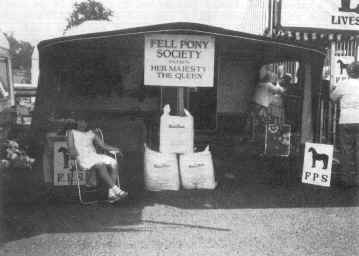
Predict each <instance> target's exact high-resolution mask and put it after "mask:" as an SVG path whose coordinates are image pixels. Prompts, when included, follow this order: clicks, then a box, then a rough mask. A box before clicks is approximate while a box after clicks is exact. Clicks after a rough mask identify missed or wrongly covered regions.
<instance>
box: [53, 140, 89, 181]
mask: <svg viewBox="0 0 359 256" xmlns="http://www.w3.org/2000/svg"><path fill="white" fill-rule="evenodd" d="M53 168H54V176H53V179H54V185H55V186H69V185H71V181H72V185H76V184H77V183H76V172H75V166H74V163H73V161H70V158H69V154H68V149H67V143H66V141H55V142H54V163H53ZM79 178H80V185H84V184H85V180H86V179H85V172H83V171H80V173H79Z"/></svg>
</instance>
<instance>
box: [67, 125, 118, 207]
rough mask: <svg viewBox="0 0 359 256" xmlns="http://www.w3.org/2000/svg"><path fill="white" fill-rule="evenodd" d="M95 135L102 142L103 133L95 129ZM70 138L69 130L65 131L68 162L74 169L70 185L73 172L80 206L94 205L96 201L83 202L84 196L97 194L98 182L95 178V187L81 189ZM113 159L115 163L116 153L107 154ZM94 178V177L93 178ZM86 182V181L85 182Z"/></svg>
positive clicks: (74, 151) (78, 171)
mask: <svg viewBox="0 0 359 256" xmlns="http://www.w3.org/2000/svg"><path fill="white" fill-rule="evenodd" d="M94 132H95V134H96V135H97V136H98V137H99V138H100V139H101V140H102V141H104V137H103V133H102V131H101V129H100V128H96V129H95V130H94ZM71 136H72V133H71V130H67V131H66V140H67V144H68V149H69V150H68V151H69V157H70V160H71V161H72V162H73V166H74V167H75V168H74V170H73V171H72V179H71V184H73V175H74V172H75V174H76V175H75V178H76V185H77V191H78V196H79V200H80V203H81V204H84V205H89V204H94V203H97V202H98V200H91V201H86V200H84V196H85V195H86V194H88V193H98V192H99V190H98V182H97V178H96V185H95V186H90V185H89V184H85V188H84V189H83V188H81V185H80V167H79V165H78V163H77V160H76V150H75V145H73V144H72V143H71V141H72V140H70V137H71ZM109 153H110V154H111V155H112V156H113V157H114V159H115V160H116V161H117V153H118V152H114V151H111V152H109ZM82 171H85V172H88V171H90V169H88V170H82ZM95 177H96V176H95ZM86 182H87V181H86ZM116 183H117V184H119V177H118V176H117V181H116Z"/></svg>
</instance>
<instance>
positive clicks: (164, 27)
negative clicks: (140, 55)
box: [38, 21, 323, 53]
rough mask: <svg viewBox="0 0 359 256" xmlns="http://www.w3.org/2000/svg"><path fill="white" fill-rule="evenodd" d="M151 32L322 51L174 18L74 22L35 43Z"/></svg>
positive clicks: (63, 42)
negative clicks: (139, 22) (133, 23)
mask: <svg viewBox="0 0 359 256" xmlns="http://www.w3.org/2000/svg"><path fill="white" fill-rule="evenodd" d="M151 33H186V34H187V33H190V34H206V35H211V36H214V37H224V38H233V39H234V38H236V39H242V40H248V41H253V42H256V43H263V44H267V45H277V46H282V47H288V48H301V49H304V50H309V51H317V52H318V53H323V51H322V49H320V48H315V47H308V46H306V45H304V44H300V43H298V42H290V43H288V42H281V41H280V40H276V39H271V38H269V37H265V36H259V35H254V34H249V33H244V32H241V31H238V30H229V29H224V28H222V27H215V26H209V25H205V24H200V23H190V22H174V23H164V24H156V25H149V26H142V27H134V28H128V29H119V30H118V29H117V30H116V29H115V27H114V25H113V24H111V23H110V22H108V23H106V21H105V22H90V23H87V24H83V26H81V25H80V26H78V27H77V28H76V27H75V28H73V29H71V30H70V31H68V32H67V33H66V34H65V35H64V36H63V37H59V38H54V39H49V40H44V41H41V42H40V43H39V45H38V48H39V51H40V52H41V50H43V49H45V48H49V47H53V46H56V45H66V44H67V43H71V42H79V41H86V40H93V39H107V38H119V37H128V36H136V35H137V36H139V35H145V34H151Z"/></svg>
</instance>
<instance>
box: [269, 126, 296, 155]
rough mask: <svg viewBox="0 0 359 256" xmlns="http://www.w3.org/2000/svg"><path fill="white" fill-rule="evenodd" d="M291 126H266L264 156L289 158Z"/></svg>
mask: <svg viewBox="0 0 359 256" xmlns="http://www.w3.org/2000/svg"><path fill="white" fill-rule="evenodd" d="M290 137H291V126H290V125H289V124H282V125H278V124H268V125H266V133H265V150H264V151H265V154H266V155H271V156H289V153H290Z"/></svg>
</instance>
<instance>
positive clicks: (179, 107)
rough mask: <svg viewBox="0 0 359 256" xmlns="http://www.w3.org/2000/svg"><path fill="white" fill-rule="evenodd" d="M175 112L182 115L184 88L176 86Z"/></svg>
mask: <svg viewBox="0 0 359 256" xmlns="http://www.w3.org/2000/svg"><path fill="white" fill-rule="evenodd" d="M177 104H178V105H177V112H178V114H179V115H180V116H184V88H183V87H179V88H177Z"/></svg>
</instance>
